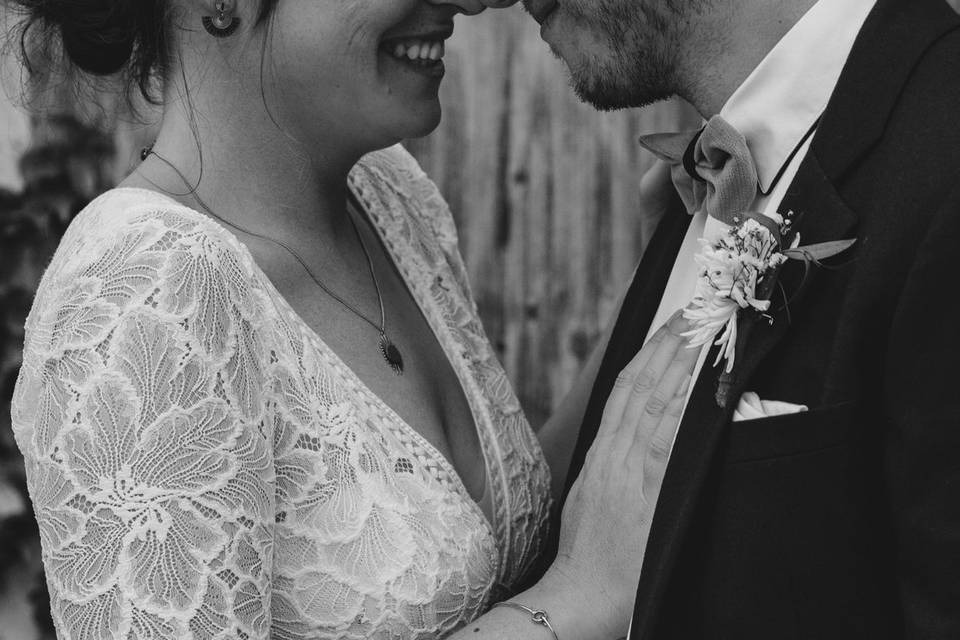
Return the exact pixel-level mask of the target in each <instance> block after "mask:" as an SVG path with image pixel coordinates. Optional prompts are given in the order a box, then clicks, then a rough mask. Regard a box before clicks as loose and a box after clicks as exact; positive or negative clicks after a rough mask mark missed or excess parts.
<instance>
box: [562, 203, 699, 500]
mask: <svg viewBox="0 0 960 640" xmlns="http://www.w3.org/2000/svg"><path fill="white" fill-rule="evenodd" d="M689 226H690V216H689V215H688V214H687V210H686V208H685V207H684V206H683V203H682V202H681V201H680V198H679V196H677V195H676V193H673V195H672V199H671V202H670V205H669V206H668V207H667V210H666V211H665V213H664V215H663V219H662V220H661V221H660V224H659V225H658V226H657V230H656V232H655V233H654V235H653V238H651V240H650V244H649V248H648V250H647V251H646V252H644V254H643V258H642V260H641V261H640V266H639V267H637V272H636V275H635V276H634V278H633V282H632V283H631V284H630V288H629V290H628V291H627V295H626V297H625V298H624V301H623V308H622V311H621V313H620V316H619V317H618V318H617V322H616V324H615V326H614V329H613V334H612V335H611V336H610V343H609V345H608V346H607V350H606V352H605V353H604V356H603V362H602V364H601V365H600V371H599V373H598V374H597V380H596V382H594V386H593V391H592V392H591V395H590V400H589V402H588V403H587V410H586V413H585V414H584V419H583V426H582V427H581V429H580V434H579V437H578V439H577V446H576V448H575V449H574V453H573V459H572V461H571V463H570V471H569V473H568V475H567V484H566V487H565V489H564V495H563V497H564V499H566V496H567V493H568V492H569V491H570V487H571V486H572V485H573V482H574V480H576V478H577V476H578V475H580V469H581V468H582V467H583V461H584V459H585V457H586V455H587V451H588V450H589V448H590V445H591V444H592V443H593V440H594V438H595V437H596V435H597V429H598V428H599V426H600V418H601V417H602V415H603V408H604V406H605V405H606V403H607V397H608V396H609V395H610V392H611V391H612V390H613V384H614V381H615V380H616V378H617V375H619V373H620V372H621V371H622V370H623V368H624V367H626V366H627V363H629V362H630V360H632V359H633V357H634V356H635V355H636V353H637V352H638V351H639V350H640V347H642V346H643V339H644V338H645V337H646V335H647V331H648V330H649V328H650V324H651V323H652V322H653V317H654V315H655V314H656V312H657V307H658V306H659V304H660V298H661V297H663V292H664V289H666V287H667V280H669V278H670V272H671V271H672V270H673V264H674V262H675V260H676V256H677V252H678V251H679V250H680V245H681V244H682V243H683V238H684V236H685V235H686V232H687V228H688V227H689Z"/></svg>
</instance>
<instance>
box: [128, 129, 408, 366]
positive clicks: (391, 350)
mask: <svg viewBox="0 0 960 640" xmlns="http://www.w3.org/2000/svg"><path fill="white" fill-rule="evenodd" d="M151 155H152V156H156V158H157V159H158V160H160V161H161V162H163V163H164V164H166V165H167V166H168V167H170V169H172V170H173V172H174V173H176V174H177V177H179V178H180V180H181V181H183V183H184V185H185V186H187V187H189V186H190V181H189V180H187V178H186V176H185V175H183V173H182V172H181V171H180V169H178V168H177V167H176V166H175V165H174V164H173V163H172V162H170V161H169V160H167V159H166V158H164V157H163V156H161V155H160V154H159V153H157V152H156V151H154V150H153V148H152V147H148V148H147V149H144V151H143V153H142V154H141V159H143V160H146V159H147V158H148V157H149V156H151ZM184 195H187V194H184ZM189 195H190V196H192V197H193V199H194V200H196V201H197V204H199V205H200V207H201V208H202V209H203V210H204V211H206V212H207V213H208V214H210V215H211V216H213V217H214V218H216V219H217V220H219V221H220V222H222V223H224V224H225V225H227V226H230V227H233V228H234V229H236V230H237V231H240V232H241V233H245V234H247V235H250V236H253V237H254V238H260V239H261V240H266V241H268V242H272V243H274V244H276V245H278V246H280V247H282V248H283V249H284V250H285V251H286V252H287V253H289V254H290V255H291V256H293V259H294V260H296V261H297V262H298V263H300V266H301V267H303V270H304V271H306V272H307V275H308V276H310V279H311V280H313V281H314V282H315V283H316V285H317V286H318V287H320V288H321V289H322V290H323V291H324V293H326V294H327V295H328V296H330V297H331V298H333V299H334V300H336V301H337V302H339V303H340V304H341V305H343V306H344V307H345V308H346V309H347V310H349V311H350V312H351V313H353V314H354V315H355V316H357V317H358V318H360V319H361V320H363V321H364V322H366V323H367V324H369V325H370V326H371V327H373V328H374V329H376V330H377V332H378V333H379V335H380V343H379V348H380V353H381V355H383V358H384V360H386V361H387V364H389V365H390V368H391V369H393V371H394V372H395V373H396V374H398V375H400V374H402V373H403V358H402V356H401V355H400V351H399V350H398V349H397V347H396V346H395V345H394V343H393V341H392V340H390V339H389V338H388V337H387V315H386V309H385V307H384V304H383V295H382V294H381V293H380V282H379V280H378V279H377V272H376V269H375V268H374V266H373V258H372V257H371V255H370V251H369V250H368V249H367V243H366V242H364V241H363V236H362V235H361V234H360V228H359V227H358V226H357V223H356V221H355V220H354V219H353V217H354V215H355V214H354V213H351V212H350V211H349V209H350V206H353V208H356V209H358V210H359V205H357V204H356V203H355V202H354V198H353V195H352V194H350V197H349V202H348V211H347V218H348V219H349V220H350V226H351V227H353V231H354V233H356V235H357V241H358V242H359V243H360V248H361V249H362V250H363V255H364V257H365V258H366V260H367V267H368V268H369V269H370V278H371V279H372V280H373V288H374V290H375V291H376V292H377V305H378V307H379V309H380V324H377V323H376V322H374V321H373V320H371V319H370V318H368V317H367V316H366V315H365V314H364V313H363V312H362V311H360V310H359V309H357V308H356V307H355V306H354V305H353V304H351V303H350V302H348V301H347V300H345V299H344V298H343V297H341V296H339V295H338V294H337V293H336V292H335V291H333V290H332V289H330V288H329V287H328V286H327V285H325V284H323V282H322V281H321V280H320V279H319V278H317V277H316V276H315V275H313V271H311V270H310V267H308V266H307V263H306V261H305V260H304V259H303V258H301V257H300V255H299V254H298V253H297V252H296V251H294V250H293V249H291V248H290V247H289V246H288V245H287V244H286V243H285V242H282V241H281V240H277V239H276V238H271V237H270V236H267V235H264V234H261V233H257V232H255V231H251V230H250V229H247V228H245V227H242V226H240V225H238V224H236V223H234V222H231V221H229V220H227V219H225V218H222V217H220V216H218V215H217V214H216V213H215V212H214V211H213V209H211V208H210V207H209V206H207V203H206V202H204V201H203V198H201V197H200V194H198V193H197V192H196V189H191V191H190V192H189ZM357 215H358V214H357Z"/></svg>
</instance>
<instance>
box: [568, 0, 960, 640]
mask: <svg viewBox="0 0 960 640" xmlns="http://www.w3.org/2000/svg"><path fill="white" fill-rule="evenodd" d="M674 205H675V206H674V207H672V211H670V212H668V213H667V215H666V217H665V218H664V219H663V220H662V222H661V223H660V226H659V228H658V230H657V232H656V234H655V237H654V238H653V239H652V241H651V245H650V247H649V249H648V250H647V252H646V254H645V255H644V257H643V261H642V263H641V266H640V269H639V271H638V274H637V276H636V279H635V281H634V282H633V284H632V285H631V288H630V291H629V293H628V296H627V298H626V302H625V304H624V308H623V312H622V315H621V316H620V318H619V319H618V322H617V326H616V329H615V331H614V334H613V338H612V340H611V343H610V347H609V349H608V352H607V354H606V356H605V360H604V363H603V365H602V368H601V371H600V374H599V376H598V379H597V381H596V385H595V388H594V391H593V396H592V398H591V401H590V404H589V408H588V410H587V417H586V419H585V422H584V425H583V429H582V432H581V438H580V442H579V444H578V448H577V452H576V454H575V459H574V467H573V469H572V473H571V478H573V477H575V476H576V474H577V472H578V470H579V466H580V465H582V461H583V456H584V455H585V452H586V449H587V448H588V447H589V445H590V443H591V442H592V440H593V437H594V434H595V433H596V429H597V426H598V424H599V421H600V416H601V413H602V411H603V406H604V403H605V401H606V398H607V396H608V395H609V393H610V389H611V387H612V385H613V381H614V379H615V377H616V375H617V373H618V372H619V371H620V370H621V369H622V368H623V367H624V366H625V365H626V364H627V362H628V361H629V360H630V359H631V358H632V357H633V356H634V354H635V353H636V352H637V350H638V349H639V348H640V346H641V345H640V341H641V340H642V339H643V336H644V335H645V333H646V331H647V328H648V326H649V324H650V323H651V321H652V318H653V315H654V312H655V310H656V308H657V306H658V304H659V301H660V298H661V296H662V294H663V290H664V287H665V286H666V281H667V278H668V276H669V273H670V268H671V266H672V265H673V262H674V259H675V257H676V254H677V251H678V249H679V246H680V242H681V240H682V238H683V236H684V233H685V231H686V228H687V225H688V224H689V218H688V216H687V215H686V214H685V213H684V212H683V208H682V206H681V205H680V203H679V201H676V202H675V203H674ZM787 210H793V211H795V212H797V213H801V214H802V215H803V220H802V221H801V223H800V233H801V236H802V239H803V243H804V244H812V243H817V242H824V241H828V240H839V239H844V238H851V237H856V238H857V239H858V244H857V246H856V247H855V248H854V249H853V250H852V251H851V252H850V253H848V254H846V255H845V256H844V259H843V260H842V263H843V266H841V267H840V268H837V269H835V270H826V269H816V270H814V272H813V273H812V275H811V276H810V277H809V278H808V279H807V281H806V282H805V284H804V286H803V287H800V286H799V282H800V280H801V279H802V278H801V276H802V271H803V269H802V266H801V265H799V264H798V263H790V264H791V266H790V267H788V268H787V269H786V270H785V271H784V273H783V275H782V277H781V281H782V282H783V283H784V285H785V287H786V289H787V290H788V291H789V292H791V294H792V293H795V292H796V291H797V290H798V289H801V292H800V293H799V295H798V297H796V298H795V299H794V300H793V301H792V302H791V303H790V305H789V317H788V315H787V313H786V312H785V311H783V310H779V311H777V312H776V314H775V321H774V323H773V324H772V325H771V326H766V325H763V324H760V325H758V326H757V328H756V329H755V331H754V333H753V334H752V336H751V338H750V341H749V343H748V347H747V351H746V355H745V356H744V357H743V360H742V361H740V360H738V367H739V368H740V369H741V376H740V380H741V381H740V383H739V385H738V386H737V388H736V391H735V393H734V396H733V397H734V398H737V397H739V395H740V393H741V392H742V391H744V390H752V391H756V392H758V393H759V394H760V396H761V397H763V398H766V399H771V400H783V401H788V402H793V403H800V404H806V405H808V406H809V407H810V409H811V410H810V411H809V412H808V413H802V414H797V415H791V416H786V417H778V418H770V419H761V420H754V421H749V422H740V423H735V424H734V423H732V422H731V410H732V407H731V408H730V409H728V410H721V409H719V408H718V407H717V405H716V402H715V401H714V392H715V389H716V382H717V376H718V371H717V370H716V369H711V368H709V367H708V368H705V370H704V372H703V374H702V375H701V376H700V378H699V379H698V381H697V383H696V385H695V388H694V393H693V397H692V400H691V403H690V405H689V407H688V410H687V414H686V416H685V418H684V421H683V424H682V425H681V427H680V432H679V436H678V440H677V443H676V446H675V449H674V452H673V456H672V458H671V462H670V465H669V468H668V471H667V475H666V478H665V481H664V486H663V490H662V492H661V495H660V498H659V502H658V505H657V510H656V514H655V518H654V523H653V530H652V532H651V536H650V540H649V545H648V550H647V555H646V559H645V562H644V566H643V571H642V574H641V576H640V584H639V589H638V593H637V604H636V610H635V614H634V621H633V633H632V636H631V638H632V639H633V640H673V639H677V640H698V639H718V640H719V639H721V638H722V639H730V640H750V639H754V638H756V639H757V640H760V639H762V640H794V639H796V640H800V639H803V640H826V639H834V638H836V639H838V640H840V639H842V640H855V639H864V640H867V639H869V640H882V639H886V638H911V639H912V638H916V639H918V640H919V639H921V638H923V639H924V640H929V639H933V638H945V639H946V638H950V639H952V640H958V639H960V19H958V17H957V16H956V14H955V13H954V12H953V11H952V10H951V9H950V8H949V7H948V6H947V5H946V4H944V3H943V2H942V0H879V2H878V5H877V7H876V8H875V9H874V11H873V12H872V13H871V15H870V17H869V19H868V20H867V23H866V24H865V26H864V28H863V30H862V31H861V33H860V35H859V37H858V40H857V42H856V45H855V46H854V49H853V51H852V54H851V56H850V58H849V60H848V62H847V64H846V67H845V69H844V72H843V75H842V77H841V79H840V82H839V84H838V86H837V88H836V90H835V93H834V95H833V96H832V98H831V101H830V104H829V106H828V108H827V110H826V112H825V114H824V116H823V119H822V121H821V124H820V126H819V128H818V131H817V133H816V135H815V138H814V141H813V144H812V147H811V150H810V153H809V154H808V156H807V157H806V158H805V160H804V161H803V163H802V166H801V169H800V171H799V173H798V175H797V177H796V179H795V180H794V182H793V184H792V185H791V188H790V190H789V193H788V196H787V198H786V200H785V201H784V204H783V207H782V211H787ZM709 362H712V359H711V360H710V361H709ZM734 404H735V403H734Z"/></svg>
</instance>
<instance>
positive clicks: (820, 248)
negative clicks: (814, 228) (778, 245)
mask: <svg viewBox="0 0 960 640" xmlns="http://www.w3.org/2000/svg"><path fill="white" fill-rule="evenodd" d="M856 243H857V239H856V238H852V239H850V240H834V241H832V242H821V243H819V244H811V245H809V246H806V247H797V248H796V249H786V250H785V251H782V252H781V253H783V255H785V256H787V257H788V258H791V259H793V260H803V261H804V262H807V261H813V262H818V261H820V260H825V259H827V258H832V257H833V256H836V255H839V254H841V253H843V252H844V251H846V250H847V249H849V248H850V247H852V246H853V245H855V244H856Z"/></svg>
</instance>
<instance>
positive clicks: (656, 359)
mask: <svg viewBox="0 0 960 640" xmlns="http://www.w3.org/2000/svg"><path fill="white" fill-rule="evenodd" d="M688 327H689V325H688V324H687V321H686V320H684V319H683V318H682V317H681V316H680V315H679V314H674V316H673V317H671V319H670V321H669V322H668V323H667V324H666V325H664V326H663V327H662V328H661V329H660V331H658V333H659V334H660V342H659V343H658V344H656V345H655V348H654V349H652V352H651V353H650V354H649V356H648V358H647V360H646V363H645V364H644V366H643V367H642V368H641V369H640V370H639V371H638V372H637V373H636V375H635V377H634V380H633V388H632V389H631V392H630V396H629V398H628V399H627V403H626V405H625V406H624V409H623V414H622V415H621V417H620V422H621V423H622V424H623V425H629V426H630V429H628V430H626V433H625V436H624V437H625V438H626V441H625V442H623V445H624V446H625V447H628V446H630V444H631V443H632V442H633V440H634V439H635V438H636V437H637V436H638V435H640V434H638V432H637V429H643V427H644V425H645V426H646V431H647V432H649V431H652V430H653V429H654V428H655V427H656V425H657V423H658V422H659V417H660V415H662V414H663V411H664V410H665V409H666V406H667V403H668V402H669V401H670V398H671V397H672V396H673V393H674V391H675V390H676V385H679V384H680V382H681V381H682V377H683V376H682V373H683V371H684V370H685V369H687V367H688V364H687V363H688V359H689V357H690V355H691V354H690V353H689V352H690V351H692V350H690V349H686V346H687V339H686V338H684V337H683V336H682V335H681V334H682V333H684V332H685V331H686V330H687V328H688ZM668 371H669V372H670V373H671V376H670V377H669V378H668V379H667V380H666V381H664V376H665V375H666V374H667V372H668ZM661 387H662V388H661ZM644 412H648V413H650V414H652V415H651V417H650V418H648V419H647V420H645V421H642V419H643V417H644V416H643V414H644Z"/></svg>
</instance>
